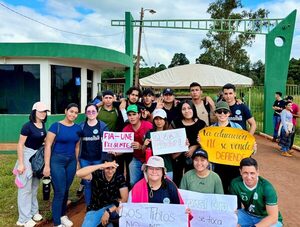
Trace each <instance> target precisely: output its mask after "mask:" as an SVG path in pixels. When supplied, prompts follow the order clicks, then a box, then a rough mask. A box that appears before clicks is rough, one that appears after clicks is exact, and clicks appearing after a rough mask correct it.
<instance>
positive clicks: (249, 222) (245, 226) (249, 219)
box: [238, 209, 282, 227]
mask: <svg viewBox="0 0 300 227" xmlns="http://www.w3.org/2000/svg"><path fill="white" fill-rule="evenodd" d="M262 219H263V218H259V217H255V216H252V215H250V214H248V213H247V212H246V211H245V210H244V209H238V224H240V225H241V227H249V226H253V225H255V224H257V223H258V222H260V221H261V220H262ZM281 226H282V223H281V222H280V221H278V222H277V223H276V224H273V225H271V227H281Z"/></svg>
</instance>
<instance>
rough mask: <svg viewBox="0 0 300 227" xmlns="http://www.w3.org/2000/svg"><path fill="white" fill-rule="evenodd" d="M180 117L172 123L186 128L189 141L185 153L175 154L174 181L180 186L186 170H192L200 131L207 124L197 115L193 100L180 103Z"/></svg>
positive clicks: (177, 126)
mask: <svg viewBox="0 0 300 227" xmlns="http://www.w3.org/2000/svg"><path fill="white" fill-rule="evenodd" d="M178 109H179V117H178V118H177V119H176V120H174V121H173V122H172V123H171V127H172V128H174V129H175V128H185V131H186V136H187V139H188V142H189V150H188V151H187V152H185V153H177V154H176V155H174V156H173V158H175V162H174V168H173V170H174V171H173V174H174V175H173V180H174V183H175V184H176V185H177V186H179V185H180V181H181V178H182V175H183V170H184V172H187V171H188V170H191V169H192V168H193V165H192V159H191V157H192V155H193V153H194V151H195V150H196V149H197V148H198V147H199V144H198V142H197V137H198V133H199V131H200V130H201V129H203V128H204V127H205V126H206V124H205V122H204V121H202V120H200V119H199V118H198V116H197V111H196V107H195V105H194V104H193V102H192V101H191V100H185V101H183V102H181V103H179V105H178Z"/></svg>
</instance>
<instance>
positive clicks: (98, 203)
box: [87, 170, 127, 211]
mask: <svg viewBox="0 0 300 227" xmlns="http://www.w3.org/2000/svg"><path fill="white" fill-rule="evenodd" d="M92 176H93V178H92V198H91V203H90V205H89V206H88V207H87V210H88V211H90V210H99V209H101V208H102V207H105V206H108V205H111V204H114V202H115V201H118V200H119V199H120V198H121V195H120V189H121V188H124V187H127V185H126V182H125V177H124V176H123V175H121V174H118V173H116V174H115V175H114V176H113V178H112V179H111V181H107V180H106V178H105V175H104V171H102V170H96V171H95V172H93V173H92Z"/></svg>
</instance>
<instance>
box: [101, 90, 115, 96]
mask: <svg viewBox="0 0 300 227" xmlns="http://www.w3.org/2000/svg"><path fill="white" fill-rule="evenodd" d="M106 95H111V96H114V93H113V92H112V91H111V90H107V91H103V92H102V97H105V96H106Z"/></svg>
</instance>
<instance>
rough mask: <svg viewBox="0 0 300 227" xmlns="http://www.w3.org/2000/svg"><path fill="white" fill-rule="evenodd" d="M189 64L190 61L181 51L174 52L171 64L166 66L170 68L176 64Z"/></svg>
mask: <svg viewBox="0 0 300 227" xmlns="http://www.w3.org/2000/svg"><path fill="white" fill-rule="evenodd" d="M187 64H190V61H189V60H188V59H187V58H186V56H185V54H183V53H180V54H178V53H176V54H174V56H173V58H172V61H171V64H170V65H169V66H168V68H172V67H175V66H178V65H187Z"/></svg>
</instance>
